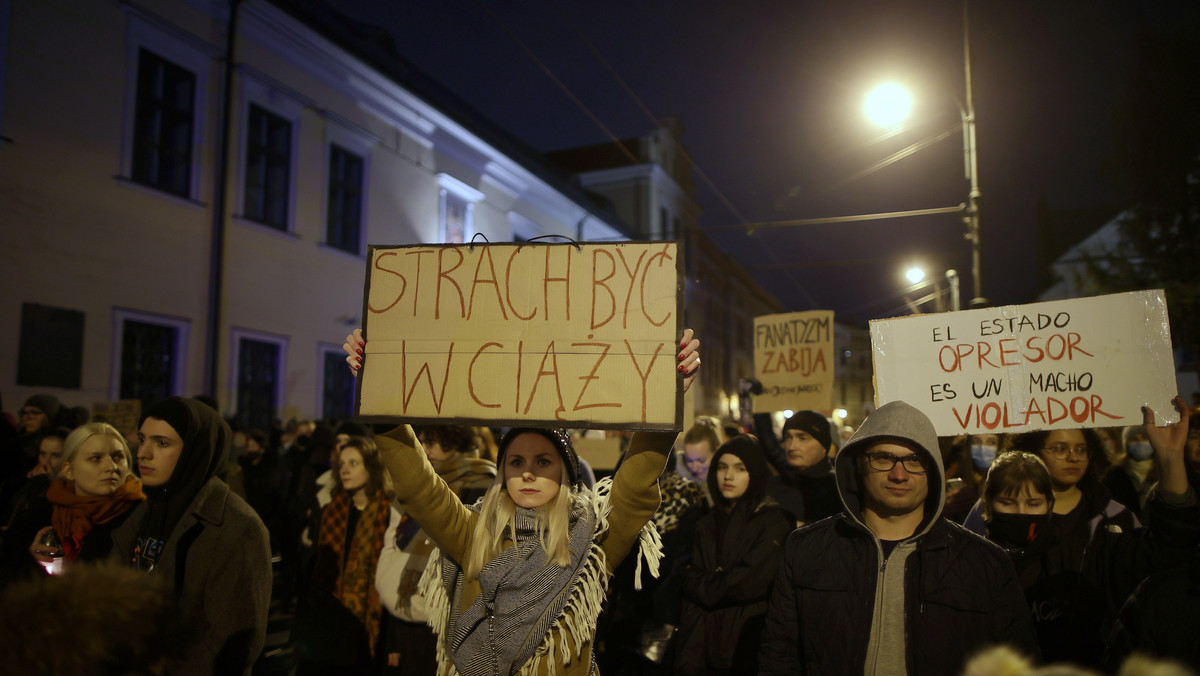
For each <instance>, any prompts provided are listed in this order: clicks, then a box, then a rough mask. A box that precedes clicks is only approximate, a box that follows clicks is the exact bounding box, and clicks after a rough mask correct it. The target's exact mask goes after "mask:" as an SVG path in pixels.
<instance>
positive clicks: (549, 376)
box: [357, 242, 683, 429]
mask: <svg viewBox="0 0 1200 676" xmlns="http://www.w3.org/2000/svg"><path fill="white" fill-rule="evenodd" d="M367 265H368V269H367V289H366V294H365V298H364V308H363V318H364V324H363V336H364V337H365V338H366V342H367V346H366V350H365V352H366V354H364V356H363V368H362V375H361V377H360V378H359V384H358V387H359V390H358V398H357V412H358V415H359V416H360V417H363V418H365V419H368V420H370V419H380V420H384V419H390V420H394V419H404V420H407V421H430V422H433V421H438V422H445V423H452V422H453V423H460V424H471V423H475V422H486V423H494V424H524V425H530V424H533V425H538V424H548V425H556V426H565V427H590V428H614V427H633V428H641V429H676V428H678V426H679V425H680V424H681V423H682V417H683V399H682V396H681V393H680V391H679V390H680V389H681V388H680V387H679V384H680V383H679V379H680V374H679V372H678V370H677V360H676V358H675V355H676V353H677V352H678V345H679V337H680V334H681V328H680V322H681V317H682V314H683V313H682V305H681V303H682V284H681V279H682V275H681V272H680V269H681V268H680V261H679V256H678V252H677V245H676V244H675V243H674V242H619V243H603V244H473V245H468V244H463V245H421V246H403V247H379V246H373V247H371V248H370V254H369V256H368V262H367Z"/></svg>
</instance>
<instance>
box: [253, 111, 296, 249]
mask: <svg viewBox="0 0 1200 676" xmlns="http://www.w3.org/2000/svg"><path fill="white" fill-rule="evenodd" d="M291 163H292V123H291V122H290V121H289V120H287V119H285V118H283V117H280V116H279V115H276V114H274V113H272V112H270V111H267V110H265V109H264V108H261V107H259V106H257V105H254V104H253V103H252V104H250V111H249V114H248V116H247V121H246V186H245V188H246V189H245V200H246V202H245V204H244V205H243V209H242V215H243V216H245V217H246V218H249V219H251V220H254V221H258V222H259V223H262V224H263V225H268V226H271V227H273V228H278V229H280V230H287V229H288V187H289V184H290V183H289V182H290V180H291V176H290V172H291Z"/></svg>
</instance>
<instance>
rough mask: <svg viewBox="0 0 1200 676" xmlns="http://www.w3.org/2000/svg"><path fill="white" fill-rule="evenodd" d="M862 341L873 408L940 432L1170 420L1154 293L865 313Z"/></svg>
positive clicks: (1166, 347) (1166, 342)
mask: <svg viewBox="0 0 1200 676" xmlns="http://www.w3.org/2000/svg"><path fill="white" fill-rule="evenodd" d="M871 347H872V351H873V354H874V361H875V392H876V401H877V403H878V404H885V403H887V402H890V401H896V400H902V401H905V402H907V403H909V404H911V405H913V406H915V407H917V408H918V409H920V410H921V411H923V412H924V413H925V414H926V415H928V416H929V418H930V419H931V420H932V421H933V426H934V428H936V429H937V433H938V435H941V436H950V435H955V434H962V433H968V434H987V433H993V434H994V433H999V432H1027V431H1032V430H1043V429H1064V428H1078V427H1107V426H1117V425H1136V424H1140V423H1141V422H1142V415H1141V407H1142V406H1143V405H1145V406H1149V407H1150V408H1152V409H1153V410H1154V412H1155V413H1156V414H1157V415H1158V416H1159V420H1160V422H1161V421H1162V420H1163V419H1165V420H1167V421H1168V422H1177V421H1178V420H1179V414H1178V413H1177V412H1176V411H1175V408H1174V406H1172V404H1171V399H1172V397H1174V396H1175V388H1176V387H1175V363H1174V360H1173V358H1172V354H1171V329H1170V325H1169V324H1168V320H1167V303H1166V299H1165V298H1164V296H1163V292H1162V291H1161V290H1154V291H1137V292H1132V293H1120V294H1113V295H1109V296H1097V297H1093V298H1076V299H1072V300H1063V301H1053V302H1047V303H1033V304H1030V305H1006V306H1003V307H996V308H984V309H979V310H968V311H964V312H951V313H941V314H930V315H921V316H916V317H903V318H898V319H884V320H875V321H872V322H871Z"/></svg>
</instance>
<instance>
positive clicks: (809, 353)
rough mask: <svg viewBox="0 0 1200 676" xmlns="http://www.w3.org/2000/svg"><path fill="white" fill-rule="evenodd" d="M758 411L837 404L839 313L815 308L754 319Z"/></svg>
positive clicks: (793, 409)
mask: <svg viewBox="0 0 1200 676" xmlns="http://www.w3.org/2000/svg"><path fill="white" fill-rule="evenodd" d="M754 377H755V378H757V379H758V380H759V382H761V383H762V386H763V392H762V394H760V395H758V396H756V397H754V412H755V413H770V412H772V411H784V410H792V411H807V410H815V411H828V410H829V409H831V408H832V407H833V312H832V311H831V310H810V311H807V312H789V313H785V314H775V315H763V316H761V317H755V318H754Z"/></svg>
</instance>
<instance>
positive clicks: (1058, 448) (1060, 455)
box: [1042, 443, 1088, 460]
mask: <svg viewBox="0 0 1200 676" xmlns="http://www.w3.org/2000/svg"><path fill="white" fill-rule="evenodd" d="M1042 450H1043V451H1048V452H1049V453H1050V455H1053V456H1054V459H1055V460H1066V459H1067V457H1068V456H1069V457H1073V458H1082V459H1085V460H1086V459H1087V457H1088V447H1087V444H1080V445H1078V446H1076V447H1074V448H1071V446H1070V445H1068V444H1064V443H1058V444H1047V445H1046V447H1045V448H1043V449H1042Z"/></svg>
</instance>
